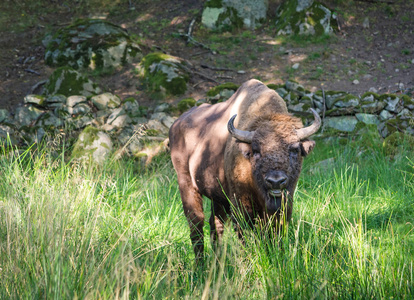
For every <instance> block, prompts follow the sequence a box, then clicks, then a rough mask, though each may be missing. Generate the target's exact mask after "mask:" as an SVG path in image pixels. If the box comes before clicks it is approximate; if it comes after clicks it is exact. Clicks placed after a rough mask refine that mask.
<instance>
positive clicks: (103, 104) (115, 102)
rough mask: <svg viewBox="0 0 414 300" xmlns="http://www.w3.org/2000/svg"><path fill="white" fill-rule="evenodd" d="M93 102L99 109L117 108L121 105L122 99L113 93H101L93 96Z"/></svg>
mask: <svg viewBox="0 0 414 300" xmlns="http://www.w3.org/2000/svg"><path fill="white" fill-rule="evenodd" d="M91 100H92V103H93V104H94V105H95V106H96V107H97V108H98V109H99V110H106V109H108V108H117V107H119V106H120V105H121V99H119V97H118V96H116V95H113V94H111V93H103V94H100V95H96V96H93V97H92V98H91Z"/></svg>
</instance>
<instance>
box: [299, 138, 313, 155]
mask: <svg viewBox="0 0 414 300" xmlns="http://www.w3.org/2000/svg"><path fill="white" fill-rule="evenodd" d="M313 147H315V141H308V140H304V141H302V142H301V143H300V150H301V153H302V156H303V157H305V156H306V155H308V154H309V153H311V152H312V150H313Z"/></svg>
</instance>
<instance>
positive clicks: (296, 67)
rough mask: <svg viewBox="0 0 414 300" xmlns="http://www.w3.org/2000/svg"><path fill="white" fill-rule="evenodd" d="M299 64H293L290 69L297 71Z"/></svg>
mask: <svg viewBox="0 0 414 300" xmlns="http://www.w3.org/2000/svg"><path fill="white" fill-rule="evenodd" d="M299 66H300V65H299V63H295V64H293V66H292V69H293V70H297V69H299Z"/></svg>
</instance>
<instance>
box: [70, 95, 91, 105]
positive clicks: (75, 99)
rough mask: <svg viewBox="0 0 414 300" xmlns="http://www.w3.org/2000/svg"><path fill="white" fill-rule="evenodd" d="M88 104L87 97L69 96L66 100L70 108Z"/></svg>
mask: <svg viewBox="0 0 414 300" xmlns="http://www.w3.org/2000/svg"><path fill="white" fill-rule="evenodd" d="M82 102H86V97H85V96H69V97H68V98H67V99H66V105H67V106H69V107H74V106H75V105H76V104H78V103H82Z"/></svg>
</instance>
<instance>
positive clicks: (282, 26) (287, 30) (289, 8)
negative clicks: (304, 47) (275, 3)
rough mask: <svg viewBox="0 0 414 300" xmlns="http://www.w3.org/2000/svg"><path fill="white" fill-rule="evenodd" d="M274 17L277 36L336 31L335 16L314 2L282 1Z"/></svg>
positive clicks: (299, 0) (302, 0)
mask: <svg viewBox="0 0 414 300" xmlns="http://www.w3.org/2000/svg"><path fill="white" fill-rule="evenodd" d="M310 16H311V17H310ZM276 17H277V18H276V34H277V35H291V34H299V35H323V34H330V33H332V32H333V31H334V30H337V29H338V24H337V20H336V15H335V14H333V13H332V12H331V11H330V10H329V9H328V8H327V7H325V6H324V5H322V4H321V3H319V2H316V1H308V0H288V1H284V2H283V3H282V4H281V5H280V6H279V7H278V10H277V12H276Z"/></svg>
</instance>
